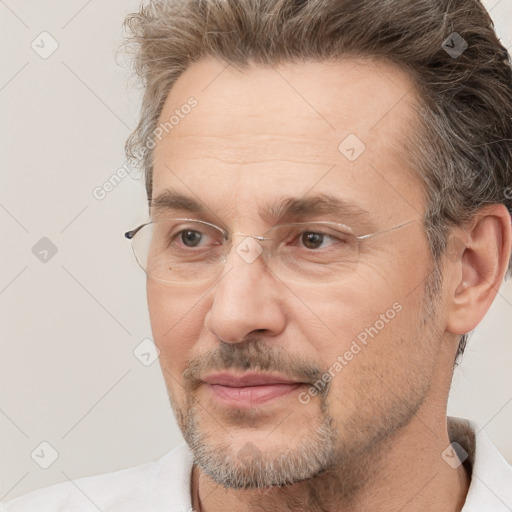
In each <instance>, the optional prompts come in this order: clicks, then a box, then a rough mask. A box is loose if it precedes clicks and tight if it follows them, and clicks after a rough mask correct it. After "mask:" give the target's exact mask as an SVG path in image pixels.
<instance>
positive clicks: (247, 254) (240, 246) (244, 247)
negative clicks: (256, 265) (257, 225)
mask: <svg viewBox="0 0 512 512" xmlns="http://www.w3.org/2000/svg"><path fill="white" fill-rule="evenodd" d="M235 236H236V237H237V238H238V237H242V240H241V241H240V242H237V243H235V240H234V239H235ZM247 239H253V240H255V241H256V242H258V244H254V243H253V244H251V243H250V242H247ZM228 240H229V241H230V242H231V243H229V244H227V245H226V250H225V251H224V254H223V257H222V262H223V263H226V262H227V260H228V257H229V254H230V253H231V249H232V248H234V250H235V253H236V254H237V255H238V256H239V257H241V258H242V260H244V261H245V262H246V263H253V262H254V261H255V260H256V259H258V257H259V256H260V255H263V257H264V259H265V262H266V263H268V261H267V259H268V256H269V254H268V253H269V252H272V251H271V250H270V251H269V249H270V248H269V247H265V245H264V244H263V243H261V242H267V241H272V240H273V238H270V237H267V236H264V235H250V234H248V233H242V232H240V231H236V232H233V233H231V234H230V235H229V237H228Z"/></svg>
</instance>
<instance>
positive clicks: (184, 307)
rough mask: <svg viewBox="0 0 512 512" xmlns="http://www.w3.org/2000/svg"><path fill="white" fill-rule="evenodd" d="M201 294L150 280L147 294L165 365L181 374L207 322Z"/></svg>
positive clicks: (156, 340) (156, 339) (175, 373)
mask: <svg viewBox="0 0 512 512" xmlns="http://www.w3.org/2000/svg"><path fill="white" fill-rule="evenodd" d="M198 297H200V295H198V294H197V293H196V294H192V293H190V291H187V289H186V288H185V287H183V288H180V287H176V286H173V287H172V288H171V287H167V286H165V285H162V284H160V283H158V282H155V281H151V280H148V283H147V298H148V309H149V316H150V321H151V329H152V332H153V339H154V342H155V344H156V346H157V347H158V348H159V350H160V364H161V366H162V367H163V368H164V369H165V370H167V371H169V372H171V373H172V374H173V376H174V377H175V378H178V377H179V375H180V374H181V372H182V371H183V370H184V369H185V368H186V366H187V363H188V361H189V359H190V354H191V352H192V350H193V348H194V345H195V343H196V342H197V340H198V339H199V337H200V333H201V330H202V329H203V326H204V315H205V314H206V309H205V307H204V306H205V305H204V301H201V300H200V301H198Z"/></svg>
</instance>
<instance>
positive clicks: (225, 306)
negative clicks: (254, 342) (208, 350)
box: [205, 238, 286, 343]
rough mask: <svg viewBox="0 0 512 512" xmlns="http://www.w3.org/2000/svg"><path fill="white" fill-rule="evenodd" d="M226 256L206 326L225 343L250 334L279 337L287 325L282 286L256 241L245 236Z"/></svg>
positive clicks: (233, 341)
mask: <svg viewBox="0 0 512 512" xmlns="http://www.w3.org/2000/svg"><path fill="white" fill-rule="evenodd" d="M245 242H246V245H244V241H242V243H240V244H239V245H238V246H237V247H233V249H232V251H231V252H230V254H229V255H228V257H227V261H226V271H225V273H224V275H223V276H222V278H221V279H220V281H219V282H218V283H217V285H216V286H215V287H214V288H213V290H212V292H211V293H212V294H213V300H212V305H211V308H210V311H209V312H208V313H207V314H206V317H205V327H206V328H207V329H208V330H209V331H210V332H211V333H213V334H214V335H215V336H216V337H217V338H219V339H221V340H222V341H224V342H226V343H239V342H242V341H244V340H246V339H247V338H249V337H251V336H255V335H257V336H261V335H265V336H270V337H272V336H277V335H278V334H279V333H281V332H282V331H283V329H284V327H285V324H286V315H285V311H284V310H283V301H282V293H283V290H282V287H283V285H282V284H281V283H280V281H279V280H278V279H276V278H275V277H274V276H273V275H272V273H271V271H270V270H268V269H267V267H266V264H265V262H264V260H263V257H262V255H261V254H259V255H258V252H256V253H255V251H256V250H257V249H256V245H255V244H257V243H258V242H256V241H255V240H254V239H253V238H246V239H245Z"/></svg>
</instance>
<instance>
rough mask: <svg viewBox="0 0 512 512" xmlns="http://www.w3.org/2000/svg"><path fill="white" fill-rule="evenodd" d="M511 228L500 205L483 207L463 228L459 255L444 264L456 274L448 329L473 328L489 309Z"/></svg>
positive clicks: (506, 258) (500, 279) (455, 331)
mask: <svg viewBox="0 0 512 512" xmlns="http://www.w3.org/2000/svg"><path fill="white" fill-rule="evenodd" d="M511 230H512V228H511V219H510V214H509V213H508V210H507V209H506V207H505V206H504V205H502V204H500V205H492V206H488V207H485V208H483V209H482V210H480V211H479V213H478V214H477V215H476V216H475V218H474V219H473V221H472V223H471V224H470V225H469V226H468V227H467V228H466V230H465V232H466V234H467V239H466V241H465V244H464V247H463V249H462V251H460V254H459V257H458V258H456V259H455V258H451V259H450V261H449V262H448V264H447V267H446V268H447V271H448V272H452V273H453V274H455V275H456V277H455V279H454V280H452V283H453V286H452V289H453V291H452V292H450V293H451V296H450V297H448V300H449V306H448V315H447V326H446V330H447V331H448V332H450V333H452V334H465V333H468V332H470V331H472V330H473V329H474V328H475V327H476V326H477V325H478V324H479V323H480V321H481V320H482V318H483V317H484V316H485V314H486V313H487V311H488V310H489V308H490V306H491V304H492V302H493V301H494V299H495V297H496V295H497V293H498V291H499V288H500V286H501V283H502V282H503V279H504V276H505V273H506V271H507V268H508V263H509V259H510V251H511V238H512V236H511Z"/></svg>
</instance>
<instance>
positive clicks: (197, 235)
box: [178, 229, 204, 247]
mask: <svg viewBox="0 0 512 512" xmlns="http://www.w3.org/2000/svg"><path fill="white" fill-rule="evenodd" d="M178 235H180V238H181V242H182V243H183V245H186V246H187V247H197V245H199V243H200V242H201V239H202V238H203V236H204V235H203V234H202V233H201V232H199V231H195V230H193V229H184V230H183V231H180V232H179V233H178Z"/></svg>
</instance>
